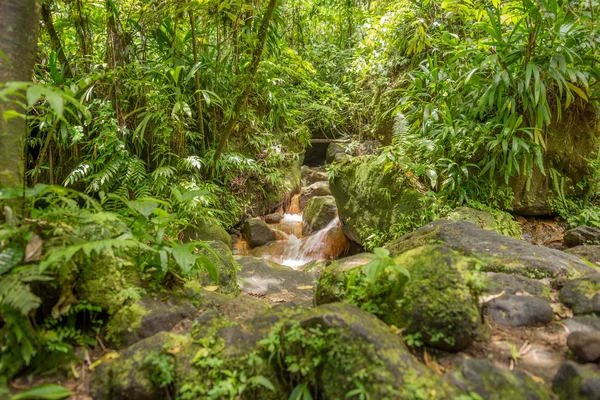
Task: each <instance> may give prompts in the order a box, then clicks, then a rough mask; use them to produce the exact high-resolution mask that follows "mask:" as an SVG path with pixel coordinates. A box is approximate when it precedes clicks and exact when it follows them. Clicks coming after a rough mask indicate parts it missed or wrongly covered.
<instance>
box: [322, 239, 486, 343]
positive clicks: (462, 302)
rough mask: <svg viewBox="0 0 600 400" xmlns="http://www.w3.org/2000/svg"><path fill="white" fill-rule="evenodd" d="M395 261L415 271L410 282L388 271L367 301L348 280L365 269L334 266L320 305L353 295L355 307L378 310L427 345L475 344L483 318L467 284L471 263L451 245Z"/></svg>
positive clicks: (325, 276)
mask: <svg viewBox="0 0 600 400" xmlns="http://www.w3.org/2000/svg"><path fill="white" fill-rule="evenodd" d="M356 257H357V259H358V260H360V258H359V256H356ZM367 260H369V259H368V258H367ZM394 261H395V262H396V264H397V265H400V266H402V267H405V268H406V269H407V270H408V271H409V272H410V279H407V278H406V277H405V276H404V275H403V274H400V273H396V272H394V271H393V270H388V271H385V272H384V276H383V277H382V278H380V279H381V281H378V285H379V286H380V287H379V289H378V291H377V294H375V295H371V296H369V297H367V298H364V297H362V296H361V290H360V289H359V288H356V287H354V289H351V290H346V288H347V286H348V279H349V278H350V276H351V275H352V274H353V272H355V271H360V270H357V269H359V268H361V267H360V266H352V264H338V263H332V264H331V265H330V266H329V267H327V268H325V270H324V271H323V274H322V275H321V279H320V280H319V285H318V292H317V297H316V299H315V302H316V304H322V303H323V302H326V301H332V300H334V301H335V300H342V299H347V298H348V296H349V297H350V299H351V300H352V302H353V303H354V304H358V305H359V306H361V305H363V306H365V307H369V309H373V307H375V308H376V309H377V315H378V316H379V317H380V318H381V319H382V320H383V321H385V322H386V323H388V324H390V325H395V326H397V327H399V328H402V329H404V333H405V334H419V335H420V337H421V339H420V340H421V341H422V342H423V343H424V344H426V345H427V346H430V347H434V348H437V349H441V350H447V351H457V350H461V349H464V348H465V347H467V346H468V345H470V344H471V343H472V341H473V339H474V337H475V335H476V332H477V328H478V327H479V324H480V319H481V317H480V311H479V306H478V303H477V297H476V296H475V294H474V293H473V292H472V291H471V289H470V287H469V286H468V285H467V282H468V280H469V276H470V272H469V270H468V269H469V260H467V258H466V257H463V256H462V255H460V254H459V253H457V252H455V251H453V250H451V249H450V248H448V247H446V246H439V245H429V246H423V247H419V248H416V249H414V250H411V251H409V252H407V253H405V254H402V255H401V256H399V257H396V258H395V259H394ZM363 265H364V264H363ZM361 273H362V272H361ZM363 276H364V275H363ZM362 279H363V280H364V279H365V278H362ZM355 286H356V285H355Z"/></svg>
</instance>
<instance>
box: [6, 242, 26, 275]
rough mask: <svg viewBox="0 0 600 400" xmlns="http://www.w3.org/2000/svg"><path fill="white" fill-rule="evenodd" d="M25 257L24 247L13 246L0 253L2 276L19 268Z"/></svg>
mask: <svg viewBox="0 0 600 400" xmlns="http://www.w3.org/2000/svg"><path fill="white" fill-rule="evenodd" d="M24 256H25V248H24V247H22V246H17V245H11V246H10V247H8V248H6V249H4V250H2V252H0V275H2V274H5V273H7V272H9V271H10V270H11V269H13V268H14V267H15V266H17V265H18V264H19V263H20V262H21V261H23V257H24Z"/></svg>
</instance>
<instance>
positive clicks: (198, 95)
mask: <svg viewBox="0 0 600 400" xmlns="http://www.w3.org/2000/svg"><path fill="white" fill-rule="evenodd" d="M189 13H190V27H191V29H192V44H193V46H192V48H193V50H194V66H195V65H197V64H198V38H197V37H196V18H194V12H193V11H192V10H190V11H189ZM194 81H195V83H196V107H197V113H198V116H197V117H198V120H197V124H198V131H199V132H200V137H201V138H202V152H203V153H204V149H205V145H204V143H205V137H204V111H203V110H202V94H201V93H200V73H199V72H198V70H196V72H195V73H194Z"/></svg>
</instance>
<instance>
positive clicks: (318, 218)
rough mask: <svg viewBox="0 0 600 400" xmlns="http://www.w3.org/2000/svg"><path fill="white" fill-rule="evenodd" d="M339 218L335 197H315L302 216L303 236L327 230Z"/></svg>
mask: <svg viewBox="0 0 600 400" xmlns="http://www.w3.org/2000/svg"><path fill="white" fill-rule="evenodd" d="M336 216H337V206H336V204H335V199H334V198H333V196H318V197H313V198H312V199H310V200H309V201H308V203H307V204H306V208H305V209H304V213H303V214H302V234H303V235H304V236H308V235H311V234H312V233H314V232H317V231H320V230H321V229H323V228H325V227H326V226H327V225H329V223H330V222H331V221H333V220H334V219H335V217H336Z"/></svg>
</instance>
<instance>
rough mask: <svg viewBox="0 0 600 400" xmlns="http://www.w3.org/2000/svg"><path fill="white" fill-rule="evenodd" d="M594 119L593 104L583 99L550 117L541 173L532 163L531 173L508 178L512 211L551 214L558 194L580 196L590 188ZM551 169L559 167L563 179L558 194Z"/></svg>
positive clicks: (596, 132)
mask: <svg viewBox="0 0 600 400" xmlns="http://www.w3.org/2000/svg"><path fill="white" fill-rule="evenodd" d="M559 115H560V114H559ZM598 121H599V120H598V111H597V108H596V107H594V105H592V104H591V103H586V102H583V100H581V103H580V104H573V105H572V106H570V107H569V108H568V109H566V110H563V111H562V118H561V119H560V120H559V121H552V123H551V124H550V125H549V126H548V132H547V134H546V135H545V138H546V150H545V151H544V152H543V163H544V167H545V169H546V171H545V173H542V172H541V171H540V170H539V168H538V166H537V165H534V166H533V174H532V176H531V177H529V176H527V175H526V174H520V175H516V176H514V177H513V178H512V179H511V180H510V182H509V185H510V187H511V188H512V190H513V192H514V201H513V204H512V211H513V212H515V213H517V214H519V215H525V216H537V215H554V214H555V213H556V212H555V210H553V209H552V205H551V200H552V199H557V198H560V195H561V194H562V195H565V196H582V195H585V194H586V193H588V192H589V191H590V189H591V186H590V185H589V183H588V182H590V180H589V179H588V176H589V175H590V174H593V173H594V170H593V167H592V165H591V164H590V161H589V160H595V159H596V156H597V154H598V142H599V141H598V138H600V123H599V122H598ZM551 169H554V170H555V171H560V174H561V179H564V180H565V184H564V185H562V187H563V190H564V192H563V193H561V194H558V193H556V190H555V188H556V184H555V182H553V177H552V175H551V174H550V173H548V171H550V170H551ZM521 171H526V168H521Z"/></svg>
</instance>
